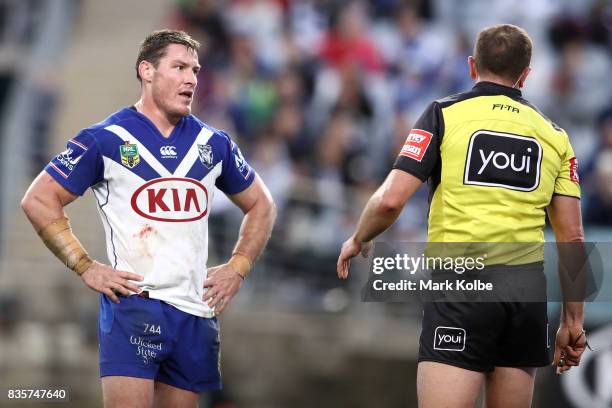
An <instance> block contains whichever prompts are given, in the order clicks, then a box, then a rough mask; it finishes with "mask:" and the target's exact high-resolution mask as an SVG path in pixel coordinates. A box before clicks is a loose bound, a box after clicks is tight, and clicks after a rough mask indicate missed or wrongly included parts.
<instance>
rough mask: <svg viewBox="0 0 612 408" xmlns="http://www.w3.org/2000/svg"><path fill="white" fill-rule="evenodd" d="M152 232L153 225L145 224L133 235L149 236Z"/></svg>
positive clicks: (139, 236)
mask: <svg viewBox="0 0 612 408" xmlns="http://www.w3.org/2000/svg"><path fill="white" fill-rule="evenodd" d="M153 232H155V230H154V229H153V227H152V226H150V225H149V224H146V225H145V226H144V227H142V229H141V230H140V231H139V232H138V233H137V234H134V237H138V238H147V237H149V236H151V234H152V233H153Z"/></svg>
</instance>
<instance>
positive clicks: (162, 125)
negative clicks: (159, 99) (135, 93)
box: [134, 99, 179, 137]
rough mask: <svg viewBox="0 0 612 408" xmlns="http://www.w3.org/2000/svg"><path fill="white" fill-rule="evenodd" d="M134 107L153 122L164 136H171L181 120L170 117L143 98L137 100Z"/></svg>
mask: <svg viewBox="0 0 612 408" xmlns="http://www.w3.org/2000/svg"><path fill="white" fill-rule="evenodd" d="M134 107H135V108H136V110H137V111H138V112H140V113H142V114H143V115H145V116H146V117H147V119H149V120H150V121H151V122H153V124H154V125H155V127H157V130H159V132H160V133H161V134H162V136H163V137H170V134H171V133H172V130H173V129H174V127H175V126H176V124H177V123H178V121H179V118H174V117H169V116H168V115H166V114H165V113H164V112H162V111H161V109H159V108H158V107H156V106H155V105H154V104H151V103H146V101H145V100H143V99H140V100H139V101H138V102H136V103H135V104H134Z"/></svg>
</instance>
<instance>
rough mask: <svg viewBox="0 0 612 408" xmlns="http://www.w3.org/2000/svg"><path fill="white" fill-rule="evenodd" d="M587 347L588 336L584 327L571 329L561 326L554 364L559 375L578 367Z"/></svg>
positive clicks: (556, 342)
mask: <svg viewBox="0 0 612 408" xmlns="http://www.w3.org/2000/svg"><path fill="white" fill-rule="evenodd" d="M587 346H588V344H587V339H586V334H585V332H584V330H583V329H582V326H580V327H570V326H567V325H564V324H561V325H560V326H559V330H557V337H556V339H555V357H554V359H553V362H552V365H553V366H554V367H556V372H557V374H563V373H564V372H566V371H568V370H569V369H570V368H572V367H574V366H578V365H579V364H580V359H581V357H582V353H584V350H586V348H587Z"/></svg>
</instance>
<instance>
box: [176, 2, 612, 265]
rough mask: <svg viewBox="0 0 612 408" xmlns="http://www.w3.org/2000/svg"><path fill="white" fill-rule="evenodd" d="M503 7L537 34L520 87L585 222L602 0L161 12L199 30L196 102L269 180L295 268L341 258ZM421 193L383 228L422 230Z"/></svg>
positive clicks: (609, 86) (603, 99)
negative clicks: (550, 134) (558, 131)
mask: <svg viewBox="0 0 612 408" xmlns="http://www.w3.org/2000/svg"><path fill="white" fill-rule="evenodd" d="M502 21H503V22H508V23H515V24H519V25H521V26H523V27H524V28H526V29H527V30H528V32H529V33H530V35H531V36H532V37H533V39H534V42H535V52H534V57H533V63H532V66H533V72H532V74H531V78H529V80H528V81H527V85H526V89H525V91H524V95H525V97H526V98H527V99H528V100H530V101H532V102H533V103H535V104H536V105H537V106H539V107H540V109H541V110H542V111H543V112H545V114H546V115H547V116H549V117H550V118H551V119H552V120H553V121H554V122H556V123H557V124H558V125H560V126H561V127H563V128H565V129H566V130H567V131H568V133H569V134H570V136H571V139H572V143H573V145H574V149H575V151H576V154H577V156H578V158H579V163H580V165H579V172H580V176H581V178H582V185H583V197H584V198H583V209H584V221H585V223H586V224H597V225H612V216H610V214H612V82H611V81H609V80H608V77H609V73H610V72H612V58H610V57H611V52H612V6H611V5H610V3H609V2H604V1H584V2H571V1H553V0H533V1H512V2H508V1H489V0H487V1H471V2H463V1H444V0H439V1H435V0H413V1H400V0H370V1H364V0H351V1H323V0H302V1H299V0H298V1H289V0H284V1H283V0H268V1H253V0H235V1H225V2H222V1H216V0H182V1H179V2H178V3H177V8H176V13H175V15H174V16H172V17H171V18H169V19H168V21H167V22H166V23H167V24H166V25H167V26H170V27H176V28H180V29H183V30H185V31H187V32H189V33H190V34H191V35H193V36H194V37H195V38H196V39H198V40H200V42H201V43H202V44H203V47H202V50H201V52H200V61H201V64H202V65H203V67H204V69H203V70H201V71H200V72H201V74H200V78H199V81H200V82H199V86H198V91H197V92H198V93H197V99H196V104H195V114H196V115H198V116H199V117H201V118H202V119H203V120H204V121H206V122H208V123H209V124H211V125H212V126H215V127H218V128H221V129H225V130H227V131H228V132H229V133H230V134H231V135H232V136H233V137H234V138H235V139H236V140H238V142H239V144H240V145H241V146H242V148H243V149H244V151H245V152H246V154H247V157H248V158H249V160H250V161H251V164H252V165H253V166H254V167H255V168H256V169H257V171H258V172H259V173H260V174H261V176H262V177H263V179H264V180H265V181H266V183H267V184H268V185H269V186H270V189H271V190H272V193H273V195H274V197H275V199H276V202H277V205H278V207H279V210H280V217H279V222H278V227H277V230H276V231H275V235H274V241H275V244H276V245H279V246H282V248H283V251H280V252H279V253H281V254H285V255H287V256H286V258H287V259H286V260H287V264H286V265H284V269H289V270H292V271H295V269H296V268H300V265H299V264H297V265H292V264H291V260H292V259H293V260H295V259H304V257H307V258H306V259H311V260H312V262H309V263H308V265H306V267H307V268H308V269H309V270H312V268H313V266H314V267H315V268H317V265H316V263H317V262H316V260H320V262H319V265H318V266H319V267H323V265H333V264H334V262H333V260H334V257H335V256H337V249H338V247H339V245H340V243H341V242H342V240H343V239H345V238H346V237H347V236H348V235H350V233H351V232H352V229H353V228H354V225H355V222H356V217H357V215H358V214H359V212H360V211H361V209H362V208H363V204H364V200H365V199H366V198H367V197H368V196H369V194H371V193H372V191H373V189H374V188H376V186H377V185H379V184H380V182H381V181H382V180H383V179H384V177H385V176H386V175H387V173H388V172H389V170H390V168H391V165H392V163H393V161H394V159H395V157H396V155H397V153H398V151H399V149H400V146H401V145H402V144H403V142H404V140H405V138H406V135H407V134H408V132H409V130H410V128H411V126H412V124H413V123H414V121H415V120H416V119H417V118H418V117H419V115H420V114H421V112H422V111H423V109H424V108H425V107H426V105H427V104H428V103H430V102H431V101H432V100H434V99H437V98H441V97H444V96H446V95H448V94H453V93H456V92H461V91H465V90H468V89H469V88H470V87H471V86H472V85H473V84H472V81H471V80H470V78H469V76H468V70H467V62H466V61H467V57H468V56H469V55H470V54H471V53H472V46H473V42H474V39H475V36H476V34H477V33H478V31H479V30H481V29H482V28H483V27H485V26H486V25H489V24H495V23H498V22H502ZM427 207H428V205H427V192H426V189H421V190H420V191H419V194H418V195H417V196H416V197H415V198H414V199H413V200H411V202H410V203H409V205H408V206H407V208H406V209H405V211H404V213H403V215H402V217H401V219H400V222H398V223H397V224H396V226H395V227H394V229H393V230H392V231H391V232H390V233H389V234H388V235H387V237H386V238H387V239H393V240H404V241H407V240H416V239H419V238H420V239H423V237H424V232H425V230H426V223H427ZM228 208H229V206H228ZM273 244H274V243H273ZM296 255H299V256H296ZM313 263H314V264H315V265H313ZM326 269H329V268H326Z"/></svg>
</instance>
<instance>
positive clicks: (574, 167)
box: [569, 157, 580, 183]
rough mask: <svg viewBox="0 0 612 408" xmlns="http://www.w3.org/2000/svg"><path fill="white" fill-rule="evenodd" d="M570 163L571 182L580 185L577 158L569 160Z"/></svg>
mask: <svg viewBox="0 0 612 408" xmlns="http://www.w3.org/2000/svg"><path fill="white" fill-rule="evenodd" d="M569 162H570V166H569V167H570V168H569V172H570V180H572V181H573V182H574V183H579V182H580V178H579V177H578V160H577V159H576V158H575V157H572V158H571V159H569Z"/></svg>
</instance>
